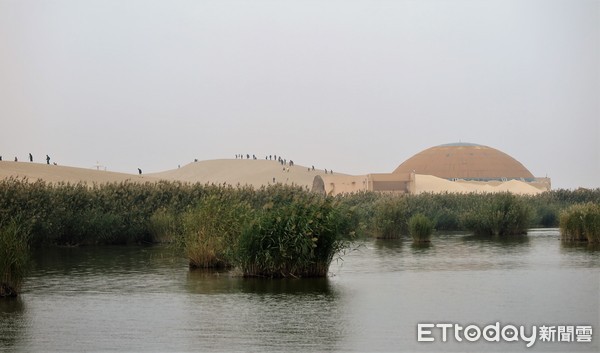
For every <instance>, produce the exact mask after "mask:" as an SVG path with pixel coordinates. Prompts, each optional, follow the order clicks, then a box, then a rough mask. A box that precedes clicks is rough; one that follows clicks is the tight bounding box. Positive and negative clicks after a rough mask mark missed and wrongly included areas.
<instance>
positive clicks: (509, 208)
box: [464, 192, 531, 236]
mask: <svg viewBox="0 0 600 353" xmlns="http://www.w3.org/2000/svg"><path fill="white" fill-rule="evenodd" d="M530 217H531V210H530V208H529V207H528V206H527V205H526V204H525V202H524V201H523V199H521V198H519V197H518V196H516V195H513V194H511V193H508V192H506V193H499V194H492V195H489V196H488V202H487V203H486V204H484V205H482V206H481V207H480V208H479V209H476V210H473V211H471V212H470V213H469V214H468V215H467V216H466V217H465V221H464V223H465V227H466V228H467V229H469V230H472V231H473V232H474V233H475V234H476V235H494V236H509V235H523V234H527V228H528V227H529V221H530Z"/></svg>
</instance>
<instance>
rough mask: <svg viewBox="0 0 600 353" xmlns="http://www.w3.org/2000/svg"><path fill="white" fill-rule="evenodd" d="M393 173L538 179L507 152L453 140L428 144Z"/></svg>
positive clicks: (480, 178) (442, 176)
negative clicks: (434, 144)
mask: <svg viewBox="0 0 600 353" xmlns="http://www.w3.org/2000/svg"><path fill="white" fill-rule="evenodd" d="M394 173H415V174H424V175H433V176H436V177H438V178H443V179H464V180H478V181H490V180H502V181H506V180H510V179H522V180H527V181H533V180H534V179H535V178H534V176H533V174H531V172H530V171H529V170H527V168H525V167H524V166H523V164H521V163H520V162H519V161H517V160H516V159H514V158H512V157H511V156H509V155H508V154H506V153H504V152H501V151H498V150H497V149H495V148H491V147H488V146H483V145H476V144H473V143H450V144H447V145H440V146H435V147H431V148H428V149H426V150H424V151H421V152H419V153H417V154H415V155H414V156H412V157H410V158H409V159H407V160H406V161H404V163H402V164H400V166H398V168H396V170H394Z"/></svg>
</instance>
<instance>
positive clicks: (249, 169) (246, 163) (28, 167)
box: [0, 159, 325, 189]
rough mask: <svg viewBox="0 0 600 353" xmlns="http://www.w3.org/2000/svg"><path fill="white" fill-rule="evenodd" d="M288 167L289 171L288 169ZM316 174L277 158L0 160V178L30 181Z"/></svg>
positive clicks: (291, 180)
mask: <svg viewBox="0 0 600 353" xmlns="http://www.w3.org/2000/svg"><path fill="white" fill-rule="evenodd" d="M288 169H289V171H288ZM315 175H325V172H324V171H323V170H318V169H315V170H314V171H312V170H311V171H309V170H308V167H305V166H299V165H295V166H293V167H289V166H286V167H285V171H284V166H282V165H281V164H279V163H278V162H276V161H266V160H240V159H217V160H209V161H201V162H193V163H190V164H187V165H185V166H182V167H181V168H177V169H173V170H168V171H164V172H160V173H149V174H143V175H138V174H127V173H116V172H109V171H102V170H96V169H91V168H90V169H88V168H76V167H65V166H55V165H47V164H42V163H29V162H12V161H2V162H0V178H2V179H5V178H10V177H16V178H27V179H28V180H30V181H36V180H38V179H41V180H44V181H47V182H51V183H58V182H66V183H79V182H85V183H88V184H94V183H95V184H102V183H109V182H122V181H132V182H156V181H159V180H168V181H182V182H191V183H195V182H199V183H202V184H205V183H214V184H223V183H226V184H229V185H232V186H236V185H241V186H243V185H251V186H254V187H260V186H262V185H269V184H273V178H275V183H281V184H288V185H291V184H295V185H299V186H303V187H304V186H306V187H308V188H309V189H310V188H311V187H312V183H313V179H314V177H315Z"/></svg>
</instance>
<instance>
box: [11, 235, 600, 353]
mask: <svg viewBox="0 0 600 353" xmlns="http://www.w3.org/2000/svg"><path fill="white" fill-rule="evenodd" d="M411 243H412V241H411V240H410V239H408V238H404V239H401V240H382V239H379V240H370V239H369V240H364V241H362V242H360V243H358V244H357V245H358V247H357V248H358V250H356V251H352V252H350V253H349V254H348V255H347V256H345V257H344V258H343V261H337V262H336V261H334V262H333V264H332V266H331V268H330V270H331V272H332V273H333V275H332V276H330V277H329V278H321V279H299V280H298V279H284V280H271V279H260V278H249V279H245V278H242V277H241V276H237V275H235V274H231V273H229V272H218V271H217V272H215V271H189V270H188V267H187V261H186V260H185V259H184V258H181V257H179V255H178V254H174V253H172V252H171V250H170V249H168V248H165V247H136V246H132V247H114V248H113V247H90V248H76V249H45V250H44V251H41V252H38V253H36V255H35V260H36V266H34V269H33V272H32V273H31V276H29V277H28V278H27V279H26V281H25V285H24V290H25V291H26V292H25V293H24V294H23V296H22V297H21V298H20V299H19V300H16V301H0V346H1V347H2V348H4V347H7V350H9V351H13V350H14V351H64V350H69V351H105V350H111V351H217V352H219V351H220V352H230V351H257V352H258V351H261V352H274V351H277V352H279V351H318V352H323V351H423V350H425V351H431V350H438V349H439V350H442V351H443V350H446V351H448V350H449V351H484V350H488V348H490V349H491V350H494V349H495V350H497V351H516V350H521V348H524V347H521V346H516V345H512V346H506V345H505V346H503V345H494V346H493V347H492V345H489V346H485V347H482V346H477V345H473V346H470V345H456V344H455V345H452V344H450V343H449V344H448V345H436V346H434V345H423V344H419V343H418V342H416V340H415V335H416V333H415V327H416V324H417V323H418V322H425V321H429V322H440V321H452V322H459V323H463V324H465V323H471V322H472V323H477V324H485V323H488V322H495V321H502V322H514V323H517V324H527V323H529V324H540V323H548V324H564V323H572V324H581V323H589V324H592V325H593V326H594V327H596V326H600V323H599V322H598V321H599V319H598V318H599V317H600V316H599V313H600V308H599V305H600V304H599V302H598V301H597V296H598V288H600V278H599V277H598V269H599V268H600V250H599V249H597V248H595V247H592V248H590V247H588V246H587V245H569V244H562V243H561V242H560V241H559V239H558V237H557V236H556V234H555V233H553V231H550V232H543V231H536V232H530V235H529V236H527V237H520V238H512V239H490V238H481V237H473V236H465V235H464V234H436V235H434V236H433V238H432V243H431V245H429V246H428V247H422V246H413V245H412V244H411ZM573 289H576V290H573ZM569 347H570V348H573V349H575V350H577V349H579V350H585V349H587V348H590V347H591V348H593V349H595V350H596V351H598V345H596V344H595V345H593V346H592V345H589V346H585V345H572V346H569ZM552 348H554V347H553V346H549V345H543V344H540V345H539V349H537V350H538V351H539V350H541V351H544V350H551V349H552ZM0 350H1V348H0ZM523 350H527V349H523ZM535 350H536V348H535V347H534V348H533V349H532V351H535Z"/></svg>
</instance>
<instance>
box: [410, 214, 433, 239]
mask: <svg viewBox="0 0 600 353" xmlns="http://www.w3.org/2000/svg"><path fill="white" fill-rule="evenodd" d="M408 230H409V233H410V235H411V237H412V238H413V243H429V242H430V241H431V233H433V222H432V221H431V220H430V219H429V218H427V216H425V215H422V214H420V213H418V214H416V215H414V216H412V217H411V218H410V219H409V220H408Z"/></svg>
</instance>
